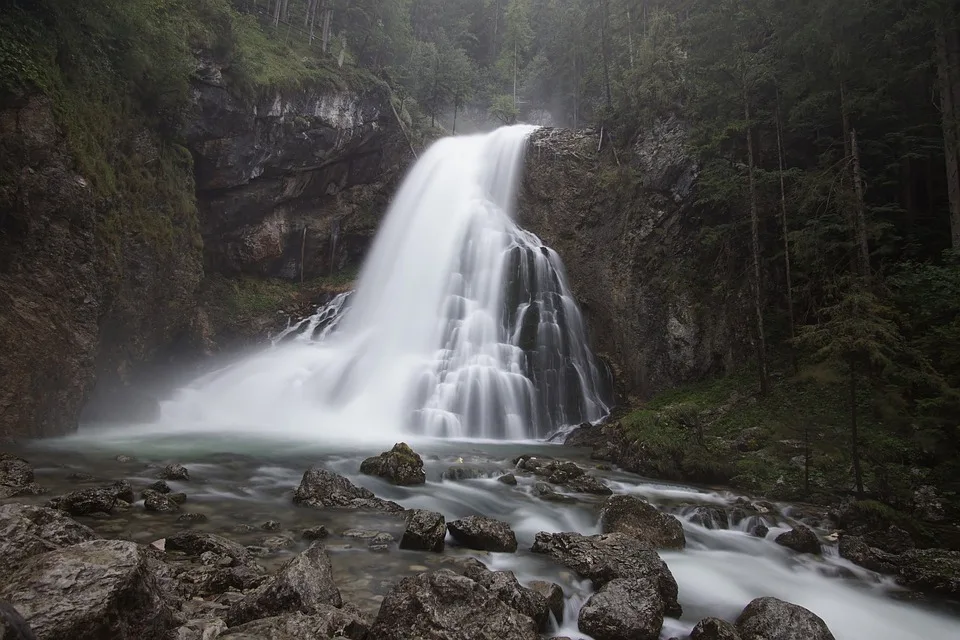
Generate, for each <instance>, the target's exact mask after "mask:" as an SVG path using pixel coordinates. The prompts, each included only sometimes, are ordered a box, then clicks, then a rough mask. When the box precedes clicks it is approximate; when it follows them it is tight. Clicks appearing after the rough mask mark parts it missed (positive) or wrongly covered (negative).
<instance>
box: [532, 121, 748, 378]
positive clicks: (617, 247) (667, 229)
mask: <svg viewBox="0 0 960 640" xmlns="http://www.w3.org/2000/svg"><path fill="white" fill-rule="evenodd" d="M685 139H686V136H685V130H684V126H683V124H682V123H680V122H677V121H666V122H662V123H660V124H658V125H657V126H656V127H655V128H654V129H653V130H651V131H650V132H649V133H648V134H647V135H646V136H644V137H643V138H641V139H640V140H638V141H637V143H636V144H635V145H634V146H633V147H632V148H631V149H629V150H628V151H626V152H623V151H618V153H617V155H616V156H614V154H613V153H611V151H610V150H608V149H604V150H602V151H599V152H598V141H599V137H598V136H596V135H594V134H590V133H573V132H570V131H567V130H560V129H540V130H538V131H536V132H535V133H534V134H533V136H532V138H531V142H530V148H529V150H528V152H527V158H526V171H525V175H524V179H523V183H522V185H521V188H520V204H519V210H518V217H519V220H520V223H521V224H522V225H523V226H524V227H526V228H527V229H529V230H530V231H532V232H534V233H536V234H537V235H539V236H540V237H541V238H542V239H543V240H544V242H546V243H547V244H548V245H550V246H551V247H553V248H554V249H555V250H556V251H557V252H558V253H559V254H560V256H561V257H562V258H563V261H564V264H565V266H566V269H567V272H568V276H569V278H570V283H571V287H572V288H573V291H574V293H575V294H576V296H577V298H578V300H579V302H580V304H581V305H582V307H583V309H584V313H585V314H586V317H587V320H588V325H589V327H590V332H591V341H592V343H593V346H594V348H595V349H596V351H597V352H598V353H599V354H600V355H601V356H603V357H605V358H606V360H607V361H608V362H609V363H610V365H611V367H612V368H613V370H614V373H615V376H616V378H617V382H618V388H619V391H620V392H621V393H626V394H630V395H638V396H640V397H646V396H649V395H651V394H653V393H655V392H657V391H660V390H663V389H666V388H669V387H671V386H674V385H677V384H680V383H683V382H689V381H692V380H696V379H699V378H702V377H703V376H705V375H707V374H710V373H714V372H720V371H724V370H726V369H728V368H730V367H732V366H734V365H735V364H737V363H739V362H741V361H742V360H743V357H744V354H745V353H746V348H747V347H746V345H747V344H748V342H749V337H748V335H746V333H747V329H746V326H747V325H748V323H747V322H746V320H745V317H746V316H744V315H743V312H742V309H743V304H742V302H743V300H744V299H745V297H744V296H745V295H746V293H747V292H746V291H742V292H741V291H732V292H731V291H725V290H715V288H714V286H713V284H714V283H713V282H712V281H711V280H710V278H709V269H708V268H705V265H702V264H700V263H699V259H698V255H697V248H698V244H699V239H698V233H699V225H698V215H697V212H696V208H695V206H694V193H693V191H694V186H695V183H696V177H697V166H696V163H695V162H694V161H693V159H691V158H690V157H689V155H688V154H687V153H686V151H685V149H684V143H685ZM704 274H707V275H704Z"/></svg>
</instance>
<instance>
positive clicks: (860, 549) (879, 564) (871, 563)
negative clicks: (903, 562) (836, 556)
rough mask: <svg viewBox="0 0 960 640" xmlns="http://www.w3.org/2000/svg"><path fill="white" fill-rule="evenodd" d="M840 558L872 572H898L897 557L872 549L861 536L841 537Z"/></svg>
mask: <svg viewBox="0 0 960 640" xmlns="http://www.w3.org/2000/svg"><path fill="white" fill-rule="evenodd" d="M838 551H839V553H840V557H841V558H844V559H846V560H849V561H850V562H852V563H854V564H858V565H860V566H861V567H864V568H865V569H870V570H871V571H879V572H881V573H893V572H894V571H896V564H897V562H898V560H899V559H898V558H897V556H895V555H893V554H890V553H887V552H886V551H881V550H880V549H877V548H875V547H871V546H870V545H868V544H867V543H866V542H864V540H863V538H861V537H859V536H848V535H841V536H840V544H839V545H838Z"/></svg>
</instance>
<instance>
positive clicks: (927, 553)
mask: <svg viewBox="0 0 960 640" xmlns="http://www.w3.org/2000/svg"><path fill="white" fill-rule="evenodd" d="M898 566H899V568H898V576H897V582H899V583H900V584H902V585H904V586H907V587H910V588H911V589H916V590H918V591H923V592H924V593H933V594H937V595H941V596H947V597H949V598H957V597H958V596H960V551H948V550H946V549H911V550H910V551H907V552H906V553H904V554H903V555H902V556H900V559H899V563H898Z"/></svg>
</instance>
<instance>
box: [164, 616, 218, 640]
mask: <svg viewBox="0 0 960 640" xmlns="http://www.w3.org/2000/svg"><path fill="white" fill-rule="evenodd" d="M226 631H227V623H226V622H224V621H223V620H221V619H220V618H203V619H194V620H188V621H187V623H186V624H184V625H182V626H181V627H180V628H179V629H177V631H176V635H175V636H174V638H176V640H213V639H214V638H221V637H223V636H222V634H223V633H225V632H226Z"/></svg>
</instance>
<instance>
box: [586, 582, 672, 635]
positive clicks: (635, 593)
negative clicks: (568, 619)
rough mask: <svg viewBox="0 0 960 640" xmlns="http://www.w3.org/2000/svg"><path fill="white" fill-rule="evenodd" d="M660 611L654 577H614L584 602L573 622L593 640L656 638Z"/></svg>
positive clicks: (660, 621)
mask: <svg viewBox="0 0 960 640" xmlns="http://www.w3.org/2000/svg"><path fill="white" fill-rule="evenodd" d="M663 613H664V603H663V598H662V597H661V595H660V589H659V586H658V584H657V581H656V579H655V578H654V577H652V576H651V577H648V578H645V579H624V578H616V579H614V580H611V581H610V582H607V583H606V584H604V585H603V586H602V587H600V590H599V591H598V592H597V593H595V594H593V595H592V596H590V599H589V600H587V601H586V603H584V605H583V607H582V608H581V609H580V617H579V618H578V621H577V626H578V627H579V628H580V630H581V631H583V632H584V633H587V634H589V635H591V636H593V638H594V640H658V639H659V638H660V629H661V628H662V627H663Z"/></svg>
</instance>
